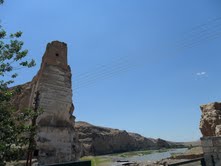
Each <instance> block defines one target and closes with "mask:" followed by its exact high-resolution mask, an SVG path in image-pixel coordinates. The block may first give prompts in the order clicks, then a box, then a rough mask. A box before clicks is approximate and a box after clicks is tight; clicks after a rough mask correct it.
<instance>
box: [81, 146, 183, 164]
mask: <svg viewBox="0 0 221 166" xmlns="http://www.w3.org/2000/svg"><path fill="white" fill-rule="evenodd" d="M186 151H187V148H180V149H160V150H146V151H132V152H124V153H117V154H110V155H102V156H85V157H82V158H81V160H91V161H92V166H117V165H121V163H123V161H124V163H125V162H130V163H131V165H139V166H141V165H142V166H143V165H151V164H152V165H153V164H154V163H157V161H159V160H162V159H165V158H169V157H172V155H173V154H175V153H176V154H183V153H185V152H186ZM120 161H122V162H120Z"/></svg>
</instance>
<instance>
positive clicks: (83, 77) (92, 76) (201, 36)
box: [74, 17, 221, 90]
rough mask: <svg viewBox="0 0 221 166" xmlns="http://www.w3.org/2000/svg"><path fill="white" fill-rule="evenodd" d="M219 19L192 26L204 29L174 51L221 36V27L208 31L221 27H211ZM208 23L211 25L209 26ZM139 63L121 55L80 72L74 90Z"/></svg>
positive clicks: (131, 57) (193, 29) (219, 18)
mask: <svg viewBox="0 0 221 166" xmlns="http://www.w3.org/2000/svg"><path fill="white" fill-rule="evenodd" d="M218 21H221V17H218V18H215V19H213V20H210V21H209V22H208V23H205V24H201V25H200V26H196V27H194V28H192V29H191V31H190V32H189V33H193V32H195V31H196V30H197V29H202V28H203V30H201V31H199V32H198V34H195V36H197V35H198V36H197V38H190V39H191V40H189V41H188V42H189V43H184V44H183V45H181V46H180V47H178V49H177V50H174V51H180V50H182V49H187V48H192V47H195V46H197V45H199V44H200V43H201V42H202V41H208V40H211V39H215V38H218V37H220V35H221V30H220V29H218V31H217V30H215V31H214V30H213V29H212V30H213V31H212V33H208V31H209V30H210V31H209V32H211V28H220V26H221V24H220V23H219V24H218V25H216V26H212V27H211V25H209V24H211V23H217V22H218ZM208 25H209V27H207V26H208ZM205 27H207V28H206V29H205ZM187 39H188V38H187ZM192 39H193V40H192ZM181 42H182V41H181ZM184 42H185V40H184ZM176 45H177V43H176ZM141 57H143V56H140V58H141ZM139 61H140V62H142V63H143V59H140V60H139ZM128 62H129V63H128ZM142 63H141V64H142ZM138 64H139V63H138ZM138 64H137V65H138ZM137 65H134V56H121V57H120V58H117V59H114V60H113V61H112V63H108V64H106V65H100V66H98V67H96V70H95V71H93V70H92V71H89V72H86V73H83V74H79V75H78V76H76V77H75V83H77V84H79V86H76V88H74V90H78V89H80V88H82V87H88V86H90V85H92V84H94V83H95V82H96V81H97V80H101V79H106V78H110V77H113V76H114V75H116V74H118V73H122V72H125V71H127V70H129V69H131V67H135V66H137Z"/></svg>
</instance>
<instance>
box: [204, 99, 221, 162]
mask: <svg viewBox="0 0 221 166" xmlns="http://www.w3.org/2000/svg"><path fill="white" fill-rule="evenodd" d="M200 108H201V111H202V116H201V121H200V130H201V132H202V135H203V137H202V138H201V145H202V148H203V153H204V159H205V162H206V166H214V165H221V132H220V131H221V125H220V124H221V103H219V102H214V103H209V104H205V105H202V106H201V107H200Z"/></svg>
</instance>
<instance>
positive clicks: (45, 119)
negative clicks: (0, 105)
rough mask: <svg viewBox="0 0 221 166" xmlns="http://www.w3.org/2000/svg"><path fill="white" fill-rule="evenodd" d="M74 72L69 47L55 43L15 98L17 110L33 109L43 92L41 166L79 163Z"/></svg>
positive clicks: (39, 135) (39, 136) (39, 142)
mask: <svg viewBox="0 0 221 166" xmlns="http://www.w3.org/2000/svg"><path fill="white" fill-rule="evenodd" d="M71 86H72V84H71V69H70V67H69V66H68V64H67V45H66V44H65V43H63V42H59V41H53V42H51V43H49V44H48V45H47V48H46V51H45V53H44V56H43V58H42V64H41V68H40V70H39V71H38V73H37V75H36V76H35V77H34V78H33V80H32V81H31V82H29V83H26V84H24V85H21V86H20V87H21V93H20V94H19V95H18V96H15V97H14V100H13V102H14V105H15V106H16V107H17V109H18V110H22V109H23V108H27V107H29V108H31V107H33V102H34V97H35V94H36V92H37V91H38V92H39V93H40V96H39V107H40V108H42V109H43V113H42V114H41V115H40V116H39V117H38V118H37V122H36V123H37V126H38V131H37V139H36V143H37V149H38V159H39V160H38V161H39V164H40V165H44V164H51V163H60V162H67V161H74V160H78V159H79V157H80V152H81V146H80V143H79V141H78V135H77V132H76V131H75V128H74V125H75V117H74V116H73V115H72V113H73V111H74V105H73V103H72V87H71Z"/></svg>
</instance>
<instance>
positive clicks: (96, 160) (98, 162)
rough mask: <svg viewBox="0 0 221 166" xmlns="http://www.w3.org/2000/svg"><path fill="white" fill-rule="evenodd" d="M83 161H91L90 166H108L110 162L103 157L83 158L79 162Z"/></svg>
mask: <svg viewBox="0 0 221 166" xmlns="http://www.w3.org/2000/svg"><path fill="white" fill-rule="evenodd" d="M85 160H91V166H103V165H105V166H108V164H109V163H110V162H111V160H110V159H108V158H107V157H105V156H85V157H82V158H81V161H85Z"/></svg>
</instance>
